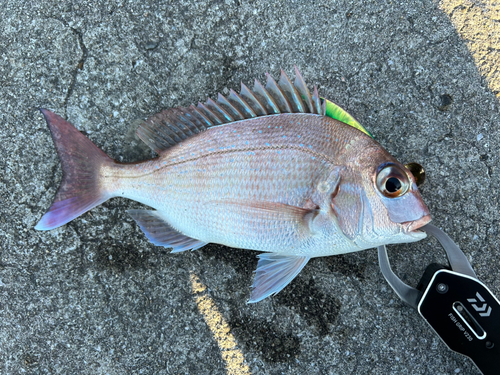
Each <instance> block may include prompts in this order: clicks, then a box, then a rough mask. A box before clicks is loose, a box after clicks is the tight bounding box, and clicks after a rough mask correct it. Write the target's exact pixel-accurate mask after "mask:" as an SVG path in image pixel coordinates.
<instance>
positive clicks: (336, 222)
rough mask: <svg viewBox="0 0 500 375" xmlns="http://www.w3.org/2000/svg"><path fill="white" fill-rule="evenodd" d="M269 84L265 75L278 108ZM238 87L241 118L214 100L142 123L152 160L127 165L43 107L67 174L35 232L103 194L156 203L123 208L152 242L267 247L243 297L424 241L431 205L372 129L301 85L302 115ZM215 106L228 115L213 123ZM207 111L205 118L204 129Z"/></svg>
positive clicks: (261, 295)
mask: <svg viewBox="0 0 500 375" xmlns="http://www.w3.org/2000/svg"><path fill="white" fill-rule="evenodd" d="M300 78H301V77H300ZM280 83H282V80H280ZM285 83H286V82H285ZM295 86H296V87H299V88H301V87H302V86H300V80H299V84H297V81H296V85H295ZM276 87H279V86H278V85H276ZM286 87H290V86H286ZM273 88H274V86H272V85H270V84H269V82H268V91H269V92H271V93H270V94H269V97H270V99H271V101H274V102H275V104H276V103H278V104H276V106H277V107H279V103H280V97H278V96H277V94H272V89H273ZM247 90H248V89H247ZM289 91H290V92H291V89H290V90H289ZM283 92H284V93H286V90H283ZM302 92H303V91H301V93H302ZM232 94H233V92H232ZM234 94H235V93H234ZM244 94H246V96H245V97H246V98H247V99H246V102H245V101H244V100H243V104H246V103H247V102H250V103H249V104H248V107H249V110H248V112H249V113H250V114H249V115H247V116H246V117H248V118H243V119H239V120H235V118H234V117H236V116H238V115H241V117H245V116H244V115H243V114H242V112H243V110H244V109H245V108H244V105H243V106H242V107H238V106H236V104H234V105H233V106H232V107H230V108H229V109H228V107H226V111H224V106H223V104H227V103H224V101H223V100H222V99H220V98H219V99H220V102H221V103H220V104H219V105H216V106H213V105H212V107H211V108H212V109H211V110H210V109H208V110H207V111H205V112H201V110H197V109H194V108H191V107H190V108H191V109H190V110H187V109H177V110H171V112H168V111H167V112H166V113H165V114H163V115H161V116H160V117H157V118H156V120H158V119H159V118H161V121H156V122H155V121H152V122H151V121H150V122H149V124H145V125H144V126H143V127H142V128H140V130H139V135H140V136H141V138H142V139H143V140H145V142H146V143H148V144H149V145H150V146H152V147H153V148H154V149H155V150H156V151H157V152H159V157H158V158H156V159H152V160H149V161H145V162H141V163H130V164H122V163H117V162H115V161H113V160H112V159H110V158H109V157H107V156H106V155H105V154H103V153H102V152H101V151H100V150H98V149H97V148H96V147H95V146H93V145H92V143H91V142H90V141H88V140H87V139H86V138H85V137H83V135H81V134H80V133H79V132H78V131H76V129H74V128H73V127H72V126H71V125H70V124H69V123H67V122H66V121H65V120H63V119H62V118H60V117H59V116H57V115H55V114H53V113H51V112H49V111H46V110H43V112H44V115H45V116H46V119H47V122H48V123H49V127H50V129H51V132H52V135H53V139H54V142H55V144H56V147H57V149H58V153H59V155H60V157H61V161H62V164H63V172H65V174H64V177H63V183H62V185H61V188H60V190H59V191H58V195H57V196H56V200H55V202H54V204H53V206H52V207H51V209H50V210H49V212H48V213H47V214H46V215H45V216H44V217H43V218H42V220H41V221H40V223H39V224H38V225H37V229H51V228H53V227H56V226H59V225H62V224H64V223H65V222H67V221H69V220H71V219H72V218H74V217H76V216H78V215H79V214H81V213H83V212H85V211H86V210H88V209H90V208H92V207H93V206H95V205H97V204H99V203H101V202H103V201H105V200H107V199H109V198H111V197H116V196H121V197H126V198H129V199H133V200H135V201H138V202H141V203H144V204H146V205H148V206H150V207H152V208H154V209H155V211H151V210H130V211H129V213H130V214H131V215H132V217H133V218H134V219H135V220H136V222H137V223H138V224H139V225H140V227H141V228H142V230H143V231H144V232H145V234H146V235H147V237H148V238H149V239H150V240H151V241H152V242H153V243H155V244H156V245H160V246H166V247H172V248H173V250H174V251H184V250H188V249H196V248H199V247H201V246H203V245H204V244H206V243H210V242H212V243H219V244H223V245H226V246H229V247H236V248H244V249H252V250H260V251H265V252H269V253H270V254H262V255H260V260H259V266H258V269H257V275H256V279H255V283H254V290H253V292H252V297H251V300H250V301H251V302H256V301H259V300H261V299H263V298H265V297H267V296H268V295H270V294H275V293H277V292H278V291H279V290H281V289H282V288H283V287H284V286H285V285H287V284H288V283H289V282H290V281H291V280H292V279H293V278H294V277H295V276H296V275H297V274H298V272H300V270H301V269H302V268H303V267H304V266H305V264H306V263H307V261H308V260H309V259H310V258H312V257H318V256H327V255H335V254H341V253H347V252H352V251H358V250H363V249H367V248H372V247H376V246H379V245H382V244H390V243H402V242H413V241H418V240H420V239H422V238H424V237H425V233H423V232H420V231H418V230H417V229H418V228H419V227H421V226H423V225H425V224H426V223H427V222H429V221H430V216H429V211H428V209H427V207H426V206H425V204H424V203H423V201H422V199H421V197H420V193H419V191H418V189H417V186H416V183H415V179H414V177H413V176H412V174H411V172H410V171H408V170H407V169H406V168H405V167H404V166H403V165H402V164H401V163H399V162H398V161H397V160H395V159H394V158H393V157H392V156H391V155H390V154H389V153H387V151H385V150H384V149H383V148H382V146H380V145H379V144H378V143H377V142H376V141H374V140H373V139H372V138H371V137H370V136H369V135H367V134H365V133H363V132H362V131H360V130H358V129H356V128H354V127H353V126H350V125H348V124H346V123H343V122H341V121H338V120H336V119H333V118H331V117H328V116H325V115H324V114H322V113H321V111H320V110H319V105H318V102H319V98H318V96H317V91H316V90H315V94H314V95H313V96H311V95H309V98H310V99H311V100H309V101H308V100H307V94H308V92H307V93H306V94H304V95H301V96H302V98H304V97H306V99H305V101H306V104H307V105H306V104H304V103H303V108H306V107H309V109H311V111H310V113H304V112H298V113H276V114H272V113H271V114H269V113H268V114H265V115H260V116H258V115H257V114H256V111H258V110H259V108H260V107H259V106H258V104H261V102H263V101H264V100H263V99H262V97H263V95H260V98H261V101H259V99H258V98H259V95H258V91H257V92H255V96H254V99H255V101H254V100H253V99H252V98H250V99H248V97H249V96H250V95H251V94H252V93H251V92H250V94H248V93H247V92H245V91H244V90H243V89H242V92H241V95H242V96H243V95H244ZM264 94H266V93H265V92H264ZM235 95H238V94H235ZM282 97H283V98H285V99H286V97H287V96H286V95H285V94H283V96H282ZM288 97H289V98H290V95H288ZM235 98H236V99H235ZM240 99H242V97H239V96H238V97H236V96H234V97H233V102H234V103H237V102H238V103H239V101H238V100H240ZM293 100H295V101H296V102H297V103H298V102H299V99H298V96H296V99H293V98H292V99H290V100H289V102H292V103H293ZM282 102H283V101H282ZM212 103H213V102H212ZM256 103H258V104H256ZM269 103H271V102H267V104H269ZM209 104H211V103H210V102H208V103H207V106H208V105H209ZM271 104H272V103H271ZM230 106H231V105H230ZM265 107H266V105H265V104H262V108H265ZM268 107H269V105H268ZM271 107H272V106H271ZM291 107H292V106H291V105H290V108H291ZM296 107H297V108H299V107H300V106H299V105H297V106H296ZM198 108H203V105H201V107H200V106H199V107H198ZM231 108H232V109H231ZM241 108H243V109H241ZM205 109H206V108H205ZM219 109H221V110H222V111H223V112H224V113H226V114H227V116H228V120H232V121H227V122H226V123H221V124H217V123H214V122H215V121H210V118H212V117H211V116H213V117H215V118H217V113H218V112H217V111H218V110H219ZM231 110H232V111H233V116H232V117H231V114H230V111H231ZM251 112H254V115H255V116H252V115H251ZM220 113H222V112H220ZM234 114H236V116H235V115H234ZM218 118H220V116H219V117H218ZM153 119H154V118H153ZM165 119H167V120H168V121H167V120H165ZM204 119H205V120H206V122H207V123H209V124H210V125H211V126H206V127H205V128H202V125H200V124H201V121H202V120H204ZM195 120H196V121H195ZM176 121H177V122H176ZM195 127H196V128H197V129H199V128H202V129H201V130H202V131H199V132H196V131H194V130H193V129H195ZM167 142H168V143H169V144H166V143H167ZM89 143H90V145H89ZM96 150H97V151H96ZM84 154H86V156H85V157H84V160H78V159H79V157H80V155H84ZM88 155H93V156H88ZM80 159H81V158H80ZM85 196H86V197H87V198H84V197H85Z"/></svg>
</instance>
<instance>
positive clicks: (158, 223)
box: [127, 210, 206, 253]
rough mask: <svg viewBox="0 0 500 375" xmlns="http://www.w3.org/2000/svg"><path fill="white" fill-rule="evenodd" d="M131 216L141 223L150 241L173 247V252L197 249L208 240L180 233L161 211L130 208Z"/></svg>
mask: <svg viewBox="0 0 500 375" xmlns="http://www.w3.org/2000/svg"><path fill="white" fill-rule="evenodd" d="M127 212H128V213H129V215H130V216H132V218H133V219H134V220H135V221H136V222H137V224H139V227H141V229H142V231H143V232H144V234H145V235H146V237H147V238H148V240H149V241H151V242H152V243H153V244H155V245H156V246H164V247H171V248H172V249H173V250H172V253H178V252H181V251H186V250H196V249H198V248H200V247H202V246H204V245H206V242H201V241H198V240H196V239H194V238H191V237H188V236H185V235H183V234H182V233H179V232H178V231H176V230H175V229H174V228H172V227H171V226H170V224H168V223H167V222H166V221H165V219H164V218H162V216H161V213H160V212H159V211H151V210H128V211H127Z"/></svg>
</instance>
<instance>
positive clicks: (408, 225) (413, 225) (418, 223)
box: [401, 214, 432, 237]
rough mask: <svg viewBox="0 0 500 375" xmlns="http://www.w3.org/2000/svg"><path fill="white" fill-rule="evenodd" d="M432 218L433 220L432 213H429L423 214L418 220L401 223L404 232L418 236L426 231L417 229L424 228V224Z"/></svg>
mask: <svg viewBox="0 0 500 375" xmlns="http://www.w3.org/2000/svg"><path fill="white" fill-rule="evenodd" d="M431 220H432V218H431V215H429V214H427V215H424V216H422V217H421V218H420V219H418V220H414V221H407V222H405V223H401V225H402V226H403V232H404V233H406V234H409V235H416V237H420V236H421V235H422V233H425V232H423V231H420V230H417V229H418V228H422V227H423V226H424V225H426V224H428V223H429V222H430V221H431Z"/></svg>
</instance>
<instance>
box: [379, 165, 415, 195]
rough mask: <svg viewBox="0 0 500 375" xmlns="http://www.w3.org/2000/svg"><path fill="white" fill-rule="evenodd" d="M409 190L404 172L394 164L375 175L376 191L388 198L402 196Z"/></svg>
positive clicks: (408, 182) (408, 183)
mask: <svg viewBox="0 0 500 375" xmlns="http://www.w3.org/2000/svg"><path fill="white" fill-rule="evenodd" d="M409 188H410V181H409V179H408V176H407V175H406V173H405V171H404V170H402V169H401V168H400V167H398V166H397V165H394V164H389V165H387V166H385V167H383V168H382V169H381V170H380V171H379V172H378V175H377V189H378V190H379V191H380V192H381V193H382V194H384V195H385V196H386V197H388V198H397V197H400V196H402V195H404V194H405V193H406V192H407V191H408V189H409Z"/></svg>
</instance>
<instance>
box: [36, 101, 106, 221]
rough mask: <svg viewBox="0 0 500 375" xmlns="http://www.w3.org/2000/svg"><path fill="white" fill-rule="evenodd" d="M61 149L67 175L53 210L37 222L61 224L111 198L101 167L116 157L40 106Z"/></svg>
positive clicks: (64, 171)
mask: <svg viewBox="0 0 500 375" xmlns="http://www.w3.org/2000/svg"><path fill="white" fill-rule="evenodd" d="M40 111H41V112H42V113H43V115H44V116H45V120H46V121H47V125H48V126H49V129H50V132H51V134H52V140H53V141H54V144H55V146H56V149H57V153H58V155H59V159H60V160H61V166H62V170H63V177H62V181H61V185H60V186H59V190H58V191H57V194H56V197H55V199H54V202H53V203H52V206H51V207H50V208H49V211H48V212H47V213H46V214H45V215H43V217H42V219H41V220H40V221H39V222H38V224H37V225H36V226H35V229H38V230H49V229H54V228H57V227H59V226H61V225H64V224H66V223H67V222H69V221H71V220H73V219H74V218H76V217H78V216H80V215H81V214H83V213H84V212H86V211H88V210H90V209H91V208H93V207H95V206H97V205H99V204H101V203H103V202H104V201H106V200H108V199H109V198H111V196H110V195H109V194H107V193H106V192H103V191H102V189H101V187H100V184H99V170H100V168H101V166H102V165H103V164H113V163H114V161H113V159H111V158H110V157H109V156H108V155H106V154H105V153H104V152H102V151H101V150H99V149H98V148H97V147H96V146H95V145H94V144H93V143H92V142H91V141H90V140H89V139H88V138H87V137H85V136H84V135H83V134H82V133H80V132H79V131H78V130H77V129H76V128H75V127H74V126H73V125H71V124H70V123H69V122H68V121H66V120H64V119H63V118H62V117H60V116H58V115H56V114H55V113H52V112H51V111H48V110H46V109H40Z"/></svg>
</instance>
